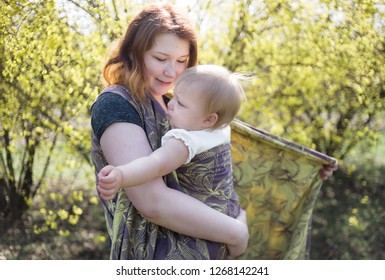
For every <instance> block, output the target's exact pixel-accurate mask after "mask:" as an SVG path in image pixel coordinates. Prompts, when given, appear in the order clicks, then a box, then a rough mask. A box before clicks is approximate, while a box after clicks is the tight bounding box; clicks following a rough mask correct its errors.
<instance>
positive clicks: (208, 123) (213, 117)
mask: <svg viewBox="0 0 385 280" xmlns="http://www.w3.org/2000/svg"><path fill="white" fill-rule="evenodd" d="M217 121H218V115H217V113H211V114H210V115H208V116H207V118H206V119H205V120H204V123H203V125H204V126H205V128H210V127H213V126H214V125H215V124H216V123H217Z"/></svg>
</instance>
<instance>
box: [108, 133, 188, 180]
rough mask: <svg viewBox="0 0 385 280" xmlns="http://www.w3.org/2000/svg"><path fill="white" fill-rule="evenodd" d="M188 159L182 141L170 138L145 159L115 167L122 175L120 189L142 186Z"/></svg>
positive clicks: (186, 150)
mask: <svg viewBox="0 0 385 280" xmlns="http://www.w3.org/2000/svg"><path fill="white" fill-rule="evenodd" d="M187 157H188V148H187V147H186V145H185V144H184V142H183V141H182V140H179V139H176V138H171V139H169V140H168V141H167V142H166V143H165V144H164V146H162V147H161V148H159V149H157V150H155V151H154V152H153V153H152V154H150V155H149V156H146V157H141V158H138V159H136V160H134V161H131V162H130V163H128V164H125V165H121V166H117V167H116V168H117V169H119V170H120V171H121V173H122V175H123V176H122V181H121V186H122V187H133V186H137V185H141V184H144V183H146V182H148V181H151V180H153V179H155V178H158V177H162V176H165V175H167V174H168V173H171V172H172V171H174V170H175V169H177V168H178V167H179V166H181V165H182V164H183V163H184V162H185V161H186V159H187Z"/></svg>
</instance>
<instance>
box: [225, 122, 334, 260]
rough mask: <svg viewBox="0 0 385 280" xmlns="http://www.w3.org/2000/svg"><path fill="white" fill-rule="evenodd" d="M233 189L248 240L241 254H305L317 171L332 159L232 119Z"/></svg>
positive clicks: (303, 256)
mask: <svg viewBox="0 0 385 280" xmlns="http://www.w3.org/2000/svg"><path fill="white" fill-rule="evenodd" d="M231 142H232V156H233V170H234V171H233V175H234V184H235V189H236V191H237V193H238V195H239V199H240V202H241V206H242V208H244V209H246V212H247V218H248V225H249V231H250V241H249V246H248V249H247V251H246V253H245V254H244V255H243V256H242V257H241V259H306V258H308V253H309V249H310V243H309V240H310V236H309V233H310V228H311V217H312V212H313V207H314V203H315V201H316V199H317V195H318V193H319V190H320V188H321V185H322V181H321V179H320V176H319V171H320V169H321V168H322V165H324V164H331V163H334V162H335V161H336V160H335V159H334V158H331V157H329V156H326V155H324V154H321V153H319V152H317V151H314V150H311V149H307V148H306V147H303V146H300V145H297V144H296V143H293V142H289V141H286V140H285V139H282V138H279V137H276V136H273V135H271V134H269V133H266V132H264V131H261V130H258V129H256V128H254V127H252V126H250V125H248V124H245V123H242V122H240V121H234V122H233V123H232V138H231Z"/></svg>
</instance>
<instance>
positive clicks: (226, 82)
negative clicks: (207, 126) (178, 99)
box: [175, 65, 246, 129]
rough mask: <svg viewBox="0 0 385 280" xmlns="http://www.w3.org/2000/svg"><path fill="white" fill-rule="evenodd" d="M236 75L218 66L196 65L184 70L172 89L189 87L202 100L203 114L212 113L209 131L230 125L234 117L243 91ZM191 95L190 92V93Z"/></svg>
mask: <svg viewBox="0 0 385 280" xmlns="http://www.w3.org/2000/svg"><path fill="white" fill-rule="evenodd" d="M245 78H246V76H245V75H242V74H240V73H232V72H230V71H229V70H227V69H226V68H224V67H222V66H218V65H197V66H194V67H191V68H188V69H186V70H185V71H184V72H183V73H182V74H181V75H180V76H179V77H178V79H177V80H176V83H175V90H179V91H183V89H184V88H187V87H188V88H193V89H194V90H195V91H196V92H197V93H198V94H200V96H201V98H202V103H203V104H204V106H205V107H204V110H205V113H207V114H211V113H216V114H217V115H218V120H217V122H216V123H215V125H214V126H213V127H212V128H213V129H215V128H219V127H223V126H226V125H228V124H230V123H231V122H232V121H233V120H234V118H235V116H236V115H237V114H238V112H239V110H240V108H241V103H242V100H243V99H245V92H244V90H243V88H242V84H241V80H244V79H245ZM193 92H194V91H193Z"/></svg>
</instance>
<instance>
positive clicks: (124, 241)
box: [91, 4, 248, 259]
mask: <svg viewBox="0 0 385 280" xmlns="http://www.w3.org/2000/svg"><path fill="white" fill-rule="evenodd" d="M196 63H197V42H196V36H195V33H194V30H193V28H192V27H191V25H190V23H189V21H188V19H187V18H185V17H183V16H182V15H181V14H179V13H177V12H176V11H175V10H174V9H173V8H172V6H170V5H168V4H160V5H151V6H149V7H147V8H145V9H144V10H143V11H142V12H141V13H139V14H138V15H137V16H136V17H135V18H134V19H133V20H132V22H131V23H130V24H129V26H128V29H127V31H126V34H125V36H124V37H123V38H122V40H121V42H120V43H119V45H118V49H117V51H116V52H115V54H112V55H111V57H110V59H109V60H108V61H107V63H106V65H105V67H104V70H103V77H104V79H105V81H106V84H107V85H108V86H110V85H120V86H123V87H124V88H125V90H126V94H121V89H122V87H119V89H120V91H119V92H120V93H119V94H116V93H114V92H116V91H117V90H116V89H117V88H116V87H115V88H114V87H107V89H106V90H105V91H104V92H103V94H101V95H99V97H98V99H97V100H96V102H95V103H94V105H93V107H92V120H91V123H92V128H93V133H92V134H93V141H92V142H93V143H92V158H93V163H94V166H95V171H96V173H98V172H99V171H100V170H101V169H102V168H103V167H104V166H105V165H107V164H111V165H123V164H126V163H128V162H130V161H132V160H134V159H136V158H139V157H143V156H146V155H149V154H150V153H151V152H152V151H153V150H155V149H157V148H159V146H160V139H161V137H162V136H163V135H164V134H165V133H166V132H167V130H168V129H169V127H168V122H167V118H166V113H165V111H166V103H167V99H166V97H165V94H166V93H168V92H169V91H170V90H171V87H172V86H173V84H174V81H175V79H176V78H177V77H178V76H179V75H180V74H181V73H182V72H183V71H184V70H185V69H186V68H187V67H191V66H193V65H195V64H196ZM166 183H167V184H168V186H167V185H166ZM166 183H165V182H164V181H163V180H162V178H157V179H155V180H153V181H151V182H148V183H146V184H143V185H141V186H139V187H132V188H129V189H126V190H121V191H120V192H119V193H118V195H117V196H116V197H115V199H114V200H112V201H109V202H107V201H104V200H102V202H103V205H104V209H105V216H106V220H107V227H108V233H109V236H110V238H111V242H112V244H111V245H112V246H111V255H110V258H112V259H215V258H217V256H215V255H213V253H212V252H211V248H212V247H213V245H214V243H215V242H219V243H224V244H227V247H228V250H229V257H236V256H239V255H241V254H242V253H243V252H244V251H245V249H246V246H247V241H248V229H247V225H246V217H245V213H244V212H241V215H240V216H239V218H238V219H234V218H231V217H229V216H227V215H225V214H222V213H220V212H218V211H216V210H214V209H212V208H210V207H208V206H207V205H205V204H204V203H201V202H200V201H198V200H196V199H194V198H192V197H189V196H188V195H186V194H184V193H182V192H181V191H180V188H179V186H178V184H177V182H176V180H175V179H174V178H173V177H172V175H169V176H167V177H166ZM190 236H191V237H190ZM208 240H210V241H208ZM214 247H215V246H214Z"/></svg>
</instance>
